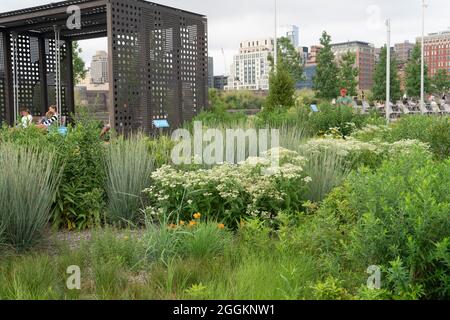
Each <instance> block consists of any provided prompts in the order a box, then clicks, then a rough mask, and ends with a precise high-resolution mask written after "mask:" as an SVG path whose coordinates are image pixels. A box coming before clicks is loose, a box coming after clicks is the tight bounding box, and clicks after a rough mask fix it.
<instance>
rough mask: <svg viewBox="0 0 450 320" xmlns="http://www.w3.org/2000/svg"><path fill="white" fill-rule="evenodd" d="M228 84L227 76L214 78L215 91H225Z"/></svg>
mask: <svg viewBox="0 0 450 320" xmlns="http://www.w3.org/2000/svg"><path fill="white" fill-rule="evenodd" d="M227 84H228V77H227V76H214V89H217V90H223V89H225V86H226V85H227Z"/></svg>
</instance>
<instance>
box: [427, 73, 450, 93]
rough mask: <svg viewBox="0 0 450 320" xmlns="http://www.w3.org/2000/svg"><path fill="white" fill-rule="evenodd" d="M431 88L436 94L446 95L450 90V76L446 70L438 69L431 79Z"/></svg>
mask: <svg viewBox="0 0 450 320" xmlns="http://www.w3.org/2000/svg"><path fill="white" fill-rule="evenodd" d="M431 88H432V89H433V92H435V93H439V94H441V93H445V92H448V91H449V90H450V74H449V73H448V72H447V70H445V69H438V70H437V71H436V73H435V75H434V76H433V78H432V79H431Z"/></svg>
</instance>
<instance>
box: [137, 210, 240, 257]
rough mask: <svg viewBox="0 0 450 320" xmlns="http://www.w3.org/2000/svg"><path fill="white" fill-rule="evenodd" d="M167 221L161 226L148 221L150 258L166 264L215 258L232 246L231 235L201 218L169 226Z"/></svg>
mask: <svg viewBox="0 0 450 320" xmlns="http://www.w3.org/2000/svg"><path fill="white" fill-rule="evenodd" d="M169 221H170V219H167V218H163V219H161V220H160V223H159V225H156V224H153V223H152V222H148V225H147V231H146V235H145V240H144V241H145V244H146V256H147V257H148V258H149V259H150V260H153V261H162V262H163V263H165V264H166V265H167V264H169V263H170V261H172V260H173V259H174V258H180V257H184V258H195V259H202V258H203V259H204V258H206V259H212V258H215V257H218V256H219V255H222V254H224V252H225V250H226V249H227V248H228V246H229V245H230V244H231V240H232V237H231V233H230V232H229V231H227V230H226V229H225V228H222V227H223V226H221V225H218V224H217V223H214V222H212V221H210V222H202V221H201V220H200V218H198V219H194V220H191V221H190V222H185V221H183V220H177V224H173V223H171V224H168V222H169Z"/></svg>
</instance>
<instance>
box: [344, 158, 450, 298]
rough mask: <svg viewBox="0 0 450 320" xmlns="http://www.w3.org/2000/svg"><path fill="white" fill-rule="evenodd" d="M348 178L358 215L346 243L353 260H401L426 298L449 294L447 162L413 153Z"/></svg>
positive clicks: (373, 262)
mask: <svg viewBox="0 0 450 320" xmlns="http://www.w3.org/2000/svg"><path fill="white" fill-rule="evenodd" d="M349 183H350V185H351V189H352V191H351V193H350V194H349V201H350V202H351V203H352V205H353V206H354V207H355V208H356V210H357V212H358V214H359V216H360V218H359V219H358V222H357V224H356V227H355V230H354V232H352V237H351V242H350V243H349V246H348V250H349V255H350V256H351V257H352V258H353V259H354V261H357V262H358V263H359V265H382V266H385V267H388V266H389V263H390V262H392V261H396V260H398V259H399V260H400V261H401V262H402V267H404V268H406V270H407V272H406V274H407V276H408V279H407V280H408V281H407V284H408V286H409V284H410V285H411V288H413V291H414V292H415V291H417V290H416V289H417V288H418V287H417V286H420V287H421V288H423V291H424V293H425V297H426V298H449V294H450V292H449V290H448V283H449V279H450V278H449V277H450V265H449V264H448V254H449V253H450V246H449V244H450V243H449V241H448V239H449V238H450V220H449V212H450V193H449V192H448V190H449V188H450V161H448V160H447V161H445V162H442V163H438V164H436V163H433V162H432V161H431V160H430V156H429V154H427V153H423V152H419V151H417V152H411V153H409V154H403V155H399V156H398V157H397V158H396V159H391V160H390V161H386V162H385V163H384V164H383V165H382V166H381V168H380V169H379V170H377V171H376V172H370V171H369V170H367V169H364V170H361V171H360V172H359V173H358V174H356V175H354V176H352V177H351V178H350V181H349ZM397 286H398V285H397ZM405 288H406V287H405V286H404V287H403V291H405V290H406V289H405ZM414 288H416V289H414ZM390 289H392V291H393V292H397V293H398V292H400V290H399V289H398V288H395V287H392V288H390Z"/></svg>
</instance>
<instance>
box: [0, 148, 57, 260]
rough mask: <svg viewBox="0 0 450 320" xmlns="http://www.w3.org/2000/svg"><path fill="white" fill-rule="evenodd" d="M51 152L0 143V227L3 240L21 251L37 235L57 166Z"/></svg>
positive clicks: (52, 190)
mask: <svg viewBox="0 0 450 320" xmlns="http://www.w3.org/2000/svg"><path fill="white" fill-rule="evenodd" d="M57 163H58V161H57V160H56V158H55V156H54V154H53V153H51V152H43V151H39V150H37V149H34V148H30V147H21V146H13V145H11V144H3V145H1V146H0V168H1V169H0V170H1V174H0V226H1V227H0V231H2V232H1V238H2V239H3V241H4V242H5V243H6V244H7V245H10V246H12V247H14V248H15V249H17V250H19V251H22V250H26V249H28V248H30V247H31V246H32V245H34V244H35V243H36V242H38V241H39V240H40V239H41V236H42V233H43V230H44V228H45V226H46V225H47V223H48V221H49V220H50V217H51V207H52V204H53V200H54V197H55V193H56V190H57V187H58V185H59V181H60V177H61V172H62V170H61V168H58V167H57Z"/></svg>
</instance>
